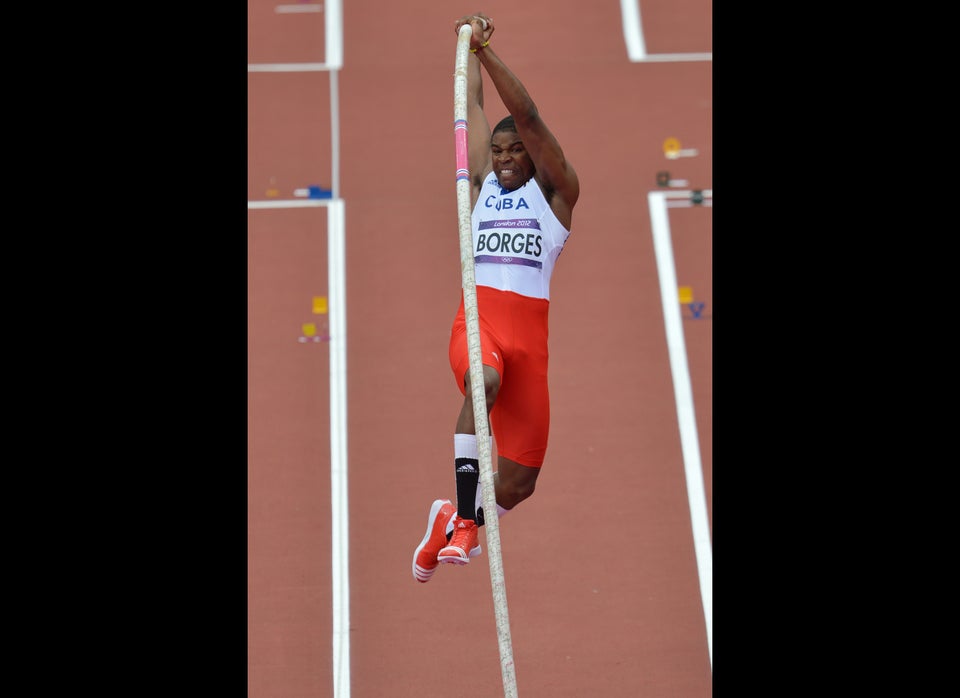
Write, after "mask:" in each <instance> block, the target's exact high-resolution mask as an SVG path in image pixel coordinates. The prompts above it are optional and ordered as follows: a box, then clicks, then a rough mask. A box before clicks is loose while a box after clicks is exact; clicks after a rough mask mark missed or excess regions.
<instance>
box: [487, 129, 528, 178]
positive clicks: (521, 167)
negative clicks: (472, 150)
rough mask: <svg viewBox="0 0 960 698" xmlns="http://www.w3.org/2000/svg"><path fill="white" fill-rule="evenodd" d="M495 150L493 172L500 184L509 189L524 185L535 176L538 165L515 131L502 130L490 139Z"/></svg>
mask: <svg viewBox="0 0 960 698" xmlns="http://www.w3.org/2000/svg"><path fill="white" fill-rule="evenodd" d="M490 147H491V150H492V151H493V173H494V174H495V175H496V176H497V180H499V182H500V186H501V187H503V188H504V189H506V190H508V191H513V190H514V189H516V188H518V187H522V186H523V185H524V184H526V183H527V180H528V179H530V178H531V177H533V173H534V172H536V171H537V170H536V167H535V166H534V164H533V160H531V159H530V154H529V153H528V152H527V149H526V148H524V147H523V141H521V140H520V136H518V135H517V134H516V133H514V132H513V131H500V132H498V133H496V134H495V135H494V136H493V138H492V139H491V141H490Z"/></svg>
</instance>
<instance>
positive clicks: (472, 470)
mask: <svg viewBox="0 0 960 698" xmlns="http://www.w3.org/2000/svg"><path fill="white" fill-rule="evenodd" d="M456 473H457V516H459V517H460V518H461V519H469V520H471V521H476V520H477V508H476V501H477V483H478V482H480V461H479V460H478V459H476V458H457V459H456Z"/></svg>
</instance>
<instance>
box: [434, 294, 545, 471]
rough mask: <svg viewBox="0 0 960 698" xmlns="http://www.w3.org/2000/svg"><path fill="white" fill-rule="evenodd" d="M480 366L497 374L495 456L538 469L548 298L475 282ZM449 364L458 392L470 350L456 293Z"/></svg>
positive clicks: (493, 422)
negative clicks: (455, 310)
mask: <svg viewBox="0 0 960 698" xmlns="http://www.w3.org/2000/svg"><path fill="white" fill-rule="evenodd" d="M477 308H478V310H479V315H480V350H481V353H482V359H483V365H484V366H492V367H493V368H495V369H496V370H497V372H498V373H499V374H500V391H499V392H498V393H497V401H496V402H495V403H494V405H493V410H491V412H490V428H491V430H492V432H493V436H494V438H495V439H496V442H497V455H499V456H504V457H505V458H509V459H510V460H512V461H516V462H517V463H520V464H522V465H527V466H530V467H533V468H539V467H540V466H541V465H543V459H544V456H545V455H546V452H547V437H548V435H549V432H550V393H549V390H548V388H547V358H548V352H547V334H548V332H547V312H548V310H549V308H550V301H548V300H546V299H545V298H528V297H527V296H521V295H520V294H517V293H512V292H510V291H499V290H497V289H493V288H490V287H488V286H478V287H477ZM449 351H450V368H452V369H453V376H454V378H455V379H456V381H457V387H458V388H459V389H460V392H461V393H463V394H466V391H465V389H464V380H465V379H467V374H468V373H469V371H470V352H469V350H468V347H467V330H466V321H465V318H464V310H463V296H462V294H461V298H460V307H459V309H458V310H457V316H456V318H455V319H454V321H453V329H452V330H451V332H450V349H449Z"/></svg>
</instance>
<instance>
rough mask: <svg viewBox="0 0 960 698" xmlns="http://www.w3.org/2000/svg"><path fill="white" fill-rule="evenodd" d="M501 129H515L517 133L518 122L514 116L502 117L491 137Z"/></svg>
mask: <svg viewBox="0 0 960 698" xmlns="http://www.w3.org/2000/svg"><path fill="white" fill-rule="evenodd" d="M501 131H513V132H514V133H517V122H515V121H514V120H513V117H512V116H505V117H503V118H502V119H500V122H499V123H498V124H497V125H496V126H494V127H493V133H491V134H490V136H491V138H492V137H493V136H495V135H496V134H498V133H500V132H501Z"/></svg>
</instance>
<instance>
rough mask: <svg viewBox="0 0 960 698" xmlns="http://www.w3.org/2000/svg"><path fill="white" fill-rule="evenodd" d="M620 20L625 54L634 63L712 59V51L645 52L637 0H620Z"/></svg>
mask: <svg viewBox="0 0 960 698" xmlns="http://www.w3.org/2000/svg"><path fill="white" fill-rule="evenodd" d="M620 20H621V23H622V24H623V40H624V41H625V42H626V44H627V55H628V56H629V57H630V60H631V61H633V62H634V63H651V62H658V63H668V62H674V61H712V60H713V54H712V53H647V44H646V42H645V41H644V40H643V22H642V21H641V20H640V4H639V0H620Z"/></svg>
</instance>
